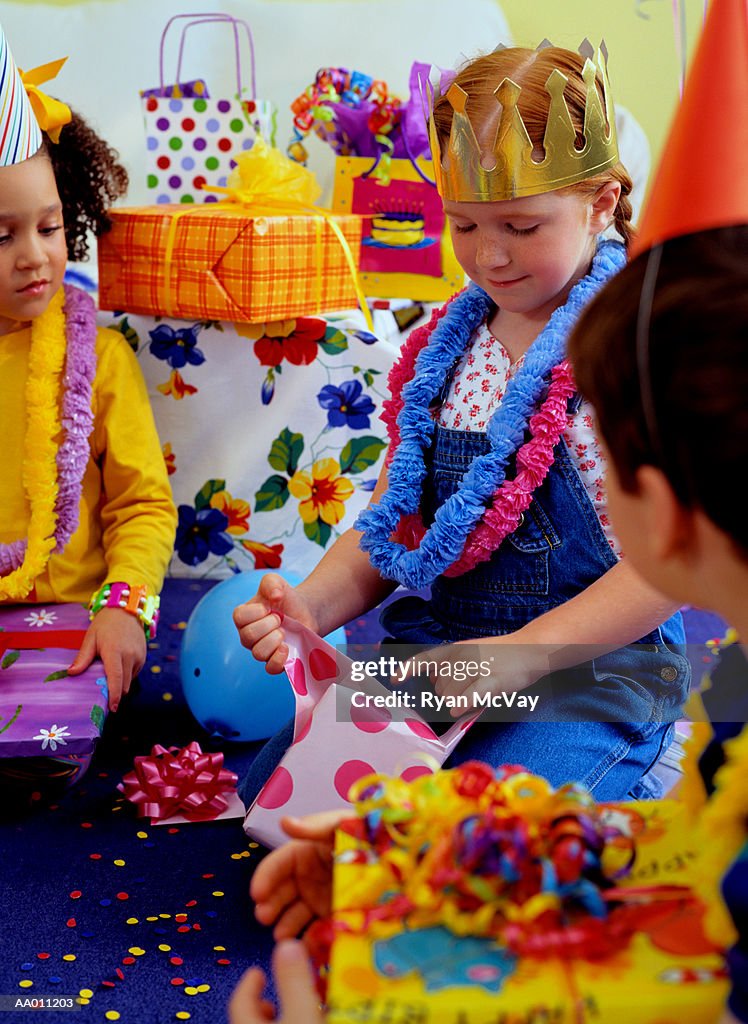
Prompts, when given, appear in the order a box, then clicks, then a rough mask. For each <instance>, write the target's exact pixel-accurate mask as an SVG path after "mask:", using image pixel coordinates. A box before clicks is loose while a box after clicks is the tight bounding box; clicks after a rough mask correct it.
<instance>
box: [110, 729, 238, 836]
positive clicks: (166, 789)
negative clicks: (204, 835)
mask: <svg viewBox="0 0 748 1024" xmlns="http://www.w3.org/2000/svg"><path fill="white" fill-rule="evenodd" d="M237 781H238V777H237V776H236V775H235V774H234V772H230V771H229V770H228V769H227V768H224V767H223V754H222V753H221V752H220V751H217V752H216V753H213V754H204V753H203V752H202V750H201V749H200V744H199V743H197V742H195V741H194V740H193V742H192V743H189V744H188V745H187V746H186V747H182V749H181V750H180V749H179V748H178V747H168V748H167V747H162V746H161V745H160V744H158V743H157V744H156V745H155V746H154V747H153V749H152V750H151V753H150V755H143V756H140V757H136V758H135V767H134V770H133V771H131V772H128V773H127V775H125V777H124V778H123V779H122V782H120V783H119V785H118V786H117V789H118V790H119V791H120V792H121V793H124V794H125V796H126V797H127V799H128V800H130V801H131V802H132V803H134V804H137V807H138V815H139V816H140V817H141V818H155V819H157V820H158V819H161V818H170V817H171V816H172V815H173V814H182V815H184V817H185V818H187V820H188V821H211V820H212V819H213V818H216V817H217V816H218V815H219V814H221V813H222V812H223V811H225V810H226V808H227V807H228V801H227V799H226V797H225V796H224V795H223V794H224V793H226V794H228V793H231V792H233V791H234V789H235V787H236V783H237Z"/></svg>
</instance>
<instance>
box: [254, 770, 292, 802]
mask: <svg viewBox="0 0 748 1024" xmlns="http://www.w3.org/2000/svg"><path fill="white" fill-rule="evenodd" d="M292 793H293V778H292V777H291V773H290V772H289V771H288V769H287V768H284V767H283V765H279V766H278V767H277V768H276V769H275V771H274V772H273V774H272V775H271V776H270V778H269V779H268V781H267V782H266V784H265V788H264V789H263V790H262V792H261V793H260V795H259V796H258V798H257V803H258V804H259V805H260V807H264V808H265V810H267V811H273V810H275V809H276V807H282V806H283V805H284V804H287V803H288V801H289V800H290V799H291V794H292Z"/></svg>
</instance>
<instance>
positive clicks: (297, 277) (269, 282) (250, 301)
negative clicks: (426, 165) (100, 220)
mask: <svg viewBox="0 0 748 1024" xmlns="http://www.w3.org/2000/svg"><path fill="white" fill-rule="evenodd" d="M289 164H290V165H291V169H290V170H289V168H288V166H287V165H289ZM304 175H307V176H308V177H306V178H305V177H304ZM209 191H211V192H214V193H223V194H224V195H225V196H226V197H227V198H226V199H225V200H222V201H216V202H214V203H207V202H206V203H203V204H200V205H195V206H190V205H169V204H165V205H161V206H140V207H131V208H119V209H113V210H110V211H109V215H110V218H111V221H112V229H111V231H109V232H108V233H107V234H105V235H103V236H102V237H101V238H100V239H99V244H98V257H99V305H100V307H101V308H102V309H120V310H126V311H127V312H128V313H145V314H153V315H157V316H172V317H178V318H181V319H186V320H190V319H192V320H194V319H204V320H227V321H229V322H232V323H240V322H245V323H266V322H270V321H276V320H283V319H292V318H294V317H298V316H306V315H314V314H317V313H324V312H329V311H332V310H340V309H350V308H352V307H355V306H356V305H357V304H360V305H361V306H362V309H364V313H365V316H366V317H368V315H369V314H368V309H366V308H365V307H366V303H365V300H364V299H363V293H362V291H361V289H360V286H359V283H358V275H357V267H358V263H359V255H360V247H361V225H362V220H361V218H360V217H358V216H353V215H349V216H331V215H330V214H329V213H328V212H327V211H326V210H323V209H321V208H318V207H315V206H314V200H315V198H316V196H317V194H318V191H319V186H318V185H317V184H316V182H315V181H314V178H313V175H311V172H309V171H306V169H305V168H302V167H299V166H298V165H297V164H293V163H292V161H289V160H288V159H287V158H286V157H285V156H284V155H283V154H281V153H279V151H278V150H271V149H269V148H268V147H266V146H265V144H264V143H263V142H262V140H258V141H257V142H255V145H254V146H253V147H252V149H251V150H250V151H249V152H248V153H247V154H246V155H244V156H241V157H239V159H238V163H237V167H236V168H235V169H234V171H233V173H232V175H231V176H230V178H229V182H228V186H227V187H226V188H223V189H218V188H216V189H210V190H209Z"/></svg>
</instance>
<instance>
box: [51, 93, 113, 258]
mask: <svg viewBox="0 0 748 1024" xmlns="http://www.w3.org/2000/svg"><path fill="white" fill-rule="evenodd" d="M72 115H73V119H72V121H71V122H70V123H69V124H66V125H65V126H64V128H63V129H62V131H61V133H60V141H59V142H57V143H55V142H52V141H51V139H50V138H49V137H48V136H47V135H46V134H45V135H44V144H43V146H42V149H41V150H40V152H43V153H45V154H46V155H47V156H48V157H49V160H50V162H51V164H52V169H53V171H54V175H55V179H56V181H57V190H58V192H59V193H60V199H61V201H62V211H63V218H64V221H65V241H66V243H67V247H68V259H70V260H73V261H78V260H85V259H87V258H88V232H89V231H92V232H93V233H94V235H96V237H97V238H98V236H99V235H102V234H104V232H105V231H108V230H109V228H110V227H111V221H110V220H109V217H107V209H108V208H109V207H110V206H111V204H112V203H113V202H114V201H115V199H119V198H120V197H121V196H123V195H124V194H125V192H127V186H128V184H129V179H128V175H127V171H126V170H125V168H124V167H123V166H122V164H120V163H119V162H118V157H119V154H118V153H117V151H116V150H114V149H112V147H111V146H110V145H109V143H108V142H105V141H104V139H102V138H101V137H100V136H98V135H97V134H96V132H95V131H94V130H93V128H91V127H90V126H89V125H88V124H86V122H85V121H84V120H83V118H82V117H81V116H80V114H76V112H75V111H72Z"/></svg>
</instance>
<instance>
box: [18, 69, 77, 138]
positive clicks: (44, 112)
mask: <svg viewBox="0 0 748 1024" xmlns="http://www.w3.org/2000/svg"><path fill="white" fill-rule="evenodd" d="M66 60H67V57H61V58H60V60H52V61H50V62H49V63H48V64H40V65H39V67H38V68H32V69H31V70H30V71H21V69H20V68H19V69H18V73H19V74H20V76H21V81H22V82H23V87H24V89H25V90H26V95H27V96H28V98H29V102H30V104H31V108H32V110H33V111H34V116H35V117H36V119H37V121H38V122H39V127H40V128H41V130H42V131H43V132H46V133H47V135H49V137H50V139H51V140H52V142H59V141H60V132H61V131H62V129H63V127H64V126H65V125H66V124H70V122H71V121H72V119H73V115H72V113H71V110H70V107H69V106H68V105H67V104H66V103H62V102H61V101H60V100H56V99H55V98H54V97H53V96H48V95H47V94H46V93H45V92H42V90H41V89H40V88H39V86H40V85H41V84H42V82H49V81H50V79H52V78H56V77H57V74H58V72H59V70H60V68H61V67H62V65H63V64H64V63H65V61H66Z"/></svg>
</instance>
